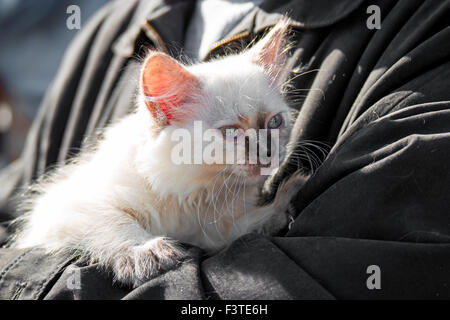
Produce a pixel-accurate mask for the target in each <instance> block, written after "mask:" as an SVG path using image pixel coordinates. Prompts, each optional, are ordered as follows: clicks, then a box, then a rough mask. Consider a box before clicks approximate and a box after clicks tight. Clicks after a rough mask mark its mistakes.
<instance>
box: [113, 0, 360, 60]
mask: <svg viewBox="0 0 450 320" xmlns="http://www.w3.org/2000/svg"><path fill="white" fill-rule="evenodd" d="M364 1H365V0H291V1H286V0H284V1H283V0H265V1H264V2H263V3H262V4H261V5H260V6H259V7H257V8H255V9H254V10H253V11H252V12H251V13H249V14H248V15H247V16H246V17H245V18H244V19H243V20H242V21H241V22H240V23H239V24H238V25H236V26H235V27H234V28H233V29H232V30H231V32H230V33H229V34H228V35H226V36H225V37H224V39H223V40H222V41H220V42H218V43H216V45H214V46H213V48H212V50H211V51H213V50H214V48H218V47H221V46H222V45H224V44H226V43H228V42H230V41H233V40H234V39H236V38H240V37H244V36H248V35H250V34H254V33H258V32H261V31H263V30H265V29H266V28H268V27H270V26H273V25H274V24H276V23H277V21H279V20H280V18H281V17H282V16H283V15H286V14H287V15H288V16H289V17H290V18H291V21H292V26H294V27H296V28H299V29H305V30H307V29H316V28H323V27H327V26H331V25H333V24H335V23H338V22H339V21H341V20H343V19H344V18H346V17H347V16H349V15H350V14H351V13H352V12H353V11H355V10H356V9H357V8H358V7H359V6H360V5H361V4H362V3H363V2H364ZM194 8H195V1H194V0H145V1H140V2H139V5H138V7H137V9H136V12H135V17H134V18H133V19H132V21H133V22H132V25H131V26H130V27H129V28H128V30H127V31H126V32H125V33H124V34H122V36H121V37H120V38H119V39H118V41H117V43H116V45H115V47H114V51H115V52H116V53H117V54H119V55H122V56H132V55H133V53H134V49H135V44H136V40H137V38H138V36H139V34H140V33H141V32H144V33H145V35H146V36H147V38H149V39H150V40H151V41H152V42H153V43H155V45H156V46H157V48H158V49H160V50H163V51H166V52H168V53H175V54H176V53H177V52H176V50H177V47H180V46H181V47H182V46H183V42H184V35H185V34H184V33H185V31H186V29H187V27H186V26H187V25H188V23H189V20H190V19H191V16H192V13H193V10H194Z"/></svg>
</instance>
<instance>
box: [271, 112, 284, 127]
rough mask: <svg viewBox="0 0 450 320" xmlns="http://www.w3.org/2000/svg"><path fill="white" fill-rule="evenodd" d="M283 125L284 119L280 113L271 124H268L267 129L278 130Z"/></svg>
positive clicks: (272, 119)
mask: <svg viewBox="0 0 450 320" xmlns="http://www.w3.org/2000/svg"><path fill="white" fill-rule="evenodd" d="M282 124H283V117H282V116H281V113H278V114H276V115H274V116H273V117H272V118H271V119H270V120H269V122H267V128H268V129H277V128H279V127H281V125H282Z"/></svg>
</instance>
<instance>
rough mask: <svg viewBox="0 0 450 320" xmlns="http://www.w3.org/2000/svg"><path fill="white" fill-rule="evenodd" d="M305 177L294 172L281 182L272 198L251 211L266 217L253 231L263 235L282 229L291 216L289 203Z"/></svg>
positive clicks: (304, 180) (290, 219) (303, 182)
mask: <svg viewBox="0 0 450 320" xmlns="http://www.w3.org/2000/svg"><path fill="white" fill-rule="evenodd" d="M307 179H308V176H306V175H305V174H303V173H301V172H296V173H294V174H293V175H292V176H291V177H290V178H289V179H287V181H285V182H283V183H282V184H281V185H280V186H279V188H278V190H277V193H276V195H275V198H274V200H273V201H272V202H271V203H269V204H267V205H265V206H262V207H260V208H258V209H256V210H255V212H254V213H253V214H254V215H255V216H260V217H266V218H265V219H264V220H263V221H262V223H260V224H259V225H258V226H257V228H256V229H255V230H254V231H255V232H258V233H261V234H265V235H274V234H277V233H278V232H280V231H281V230H282V229H284V228H285V227H286V226H287V225H288V224H289V223H290V222H291V221H292V218H293V217H292V216H290V214H289V209H290V203H291V201H292V199H293V197H294V196H296V195H297V194H298V192H299V191H300V189H301V188H302V187H303V185H304V184H305V182H306V180H307Z"/></svg>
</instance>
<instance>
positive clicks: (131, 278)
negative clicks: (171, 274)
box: [113, 237, 186, 287]
mask: <svg viewBox="0 0 450 320" xmlns="http://www.w3.org/2000/svg"><path fill="white" fill-rule="evenodd" d="M185 257H186V252H185V251H184V250H183V249H182V248H181V247H180V245H179V244H178V243H177V242H176V241H174V240H171V239H168V238H164V237H158V238H154V239H151V240H149V241H147V242H146V243H144V244H142V245H138V246H134V247H131V248H129V249H128V250H127V251H126V252H123V253H121V254H119V255H118V257H117V258H116V259H115V261H114V266H113V271H114V280H115V281H117V282H120V283H123V284H128V285H132V286H134V287H137V286H139V285H141V284H142V283H144V282H145V281H147V280H150V279H151V278H152V277H154V276H156V275H157V274H158V273H160V272H161V271H165V270H170V269H172V268H173V267H175V266H176V265H177V264H178V263H180V261H181V260H183V258H185Z"/></svg>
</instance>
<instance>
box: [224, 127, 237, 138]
mask: <svg viewBox="0 0 450 320" xmlns="http://www.w3.org/2000/svg"><path fill="white" fill-rule="evenodd" d="M239 129H240V128H239V127H237V126H224V127H221V128H220V129H219V130H220V131H221V132H222V135H223V137H224V138H230V139H233V138H234V139H236V138H237V137H238V135H239Z"/></svg>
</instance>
